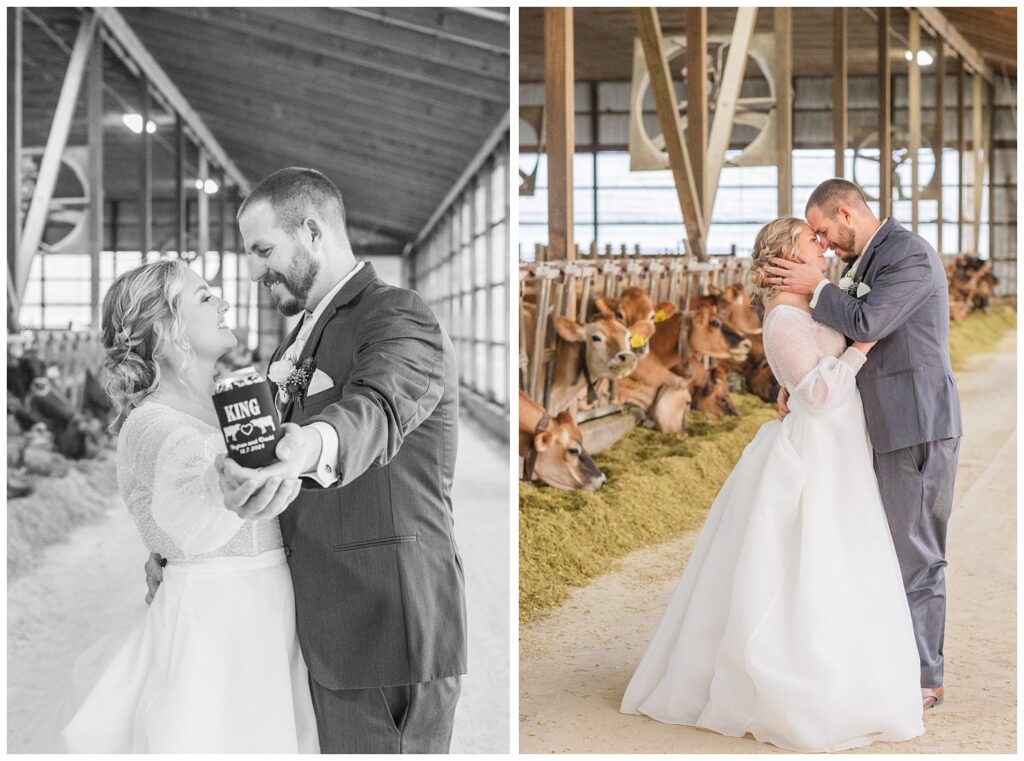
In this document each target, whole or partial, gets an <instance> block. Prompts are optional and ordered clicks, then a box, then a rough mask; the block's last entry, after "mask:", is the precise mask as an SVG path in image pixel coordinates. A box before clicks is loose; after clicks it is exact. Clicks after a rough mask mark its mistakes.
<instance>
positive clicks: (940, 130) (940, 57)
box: [935, 37, 946, 255]
mask: <svg viewBox="0 0 1024 761" xmlns="http://www.w3.org/2000/svg"><path fill="white" fill-rule="evenodd" d="M935 132H936V133H937V135H938V138H937V145H936V146H935V157H936V158H935V185H936V187H937V189H938V190H937V194H938V195H937V207H938V213H937V214H936V222H937V223H938V226H939V230H938V237H937V238H936V241H937V243H938V250H939V255H941V254H942V252H943V245H942V242H943V232H944V231H943V229H942V228H943V227H944V226H945V224H944V222H943V219H942V155H943V153H944V152H945V147H946V51H945V45H944V44H943V42H942V38H941V37H936V38H935Z"/></svg>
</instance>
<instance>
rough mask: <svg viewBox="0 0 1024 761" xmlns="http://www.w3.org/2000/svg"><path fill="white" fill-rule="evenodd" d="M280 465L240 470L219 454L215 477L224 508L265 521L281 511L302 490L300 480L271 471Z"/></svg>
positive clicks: (238, 514)
mask: <svg viewBox="0 0 1024 761" xmlns="http://www.w3.org/2000/svg"><path fill="white" fill-rule="evenodd" d="M281 464H282V463H276V464H275V465H270V466H268V467H266V468H259V469H255V470H254V469H252V468H243V467H242V466H241V465H239V464H238V463H237V462H235V461H234V460H229V459H227V458H226V457H224V456H223V455H218V457H217V460H216V463H215V465H216V469H217V478H218V480H219V482H220V489H221V492H222V493H223V495H224V507H226V508H227V509H228V510H230V511H231V512H233V513H234V514H235V515H237V516H238V517H239V518H242V519H244V520H265V519H267V518H273V517H275V516H277V515H280V514H281V513H282V512H284V510H285V508H287V507H288V505H290V504H291V503H292V502H293V501H294V500H295V498H296V497H297V496H299V491H300V490H301V488H302V481H301V480H300V479H299V478H298V476H297V475H296V476H295V477H294V478H289V477H282V476H280V475H276V474H275V473H274V472H271V469H272V468H277V467H278V466H279V465H281Z"/></svg>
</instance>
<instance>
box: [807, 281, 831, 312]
mask: <svg viewBox="0 0 1024 761" xmlns="http://www.w3.org/2000/svg"><path fill="white" fill-rule="evenodd" d="M829 282H830V281H828V280H822V281H821V282H820V283H818V286H817V287H816V288H815V289H814V295H813V296H811V309H814V307H816V306H817V305H818V296H820V295H821V289H822V288H824V287H825V286H826V285H828V284H829Z"/></svg>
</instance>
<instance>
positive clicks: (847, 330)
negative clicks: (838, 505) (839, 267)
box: [814, 217, 962, 452]
mask: <svg viewBox="0 0 1024 761" xmlns="http://www.w3.org/2000/svg"><path fill="white" fill-rule="evenodd" d="M847 269H849V267H847ZM857 274H858V276H859V277H860V279H861V280H862V281H863V282H864V283H866V284H867V285H868V286H869V287H870V288H871V291H870V293H868V294H867V295H865V296H864V297H863V298H860V299H857V298H854V297H853V296H850V295H848V294H847V293H845V292H844V291H842V290H840V289H839V288H834V287H831V286H825V287H824V288H822V290H821V293H820V294H819V295H818V302H817V305H816V306H815V308H814V319H816V320H818V321H819V322H822V323H824V324H825V325H828V326H829V327H831V328H834V329H835V330H837V331H839V332H840V333H842V334H843V335H845V336H847V337H848V338H851V339H852V340H854V341H876V340H877V341H878V344H877V345H876V346H875V347H874V348H873V349H872V350H871V351H870V352H869V353H868V361H867V362H866V363H865V365H864V367H863V368H861V371H860V372H859V373H858V374H857V386H858V387H859V388H860V392H861V398H862V400H863V402H864V417H865V419H866V421H867V427H868V434H869V435H870V437H871V444H872V446H873V447H874V448H875V450H876V451H878V452H891V451H893V450H896V449H902V448H904V447H909V446H912V445H914V444H922V443H924V442H927V441H935V440H937V439H949V438H954V437H957V436H960V435H961V432H962V429H961V425H960V398H959V396H958V394H957V390H956V382H955V381H954V380H953V369H952V367H951V366H950V363H949V293H948V284H947V281H946V273H945V270H944V269H943V267H942V260H941V259H939V255H938V254H937V253H935V249H933V248H932V247H931V246H930V245H929V244H928V242H927V241H926V240H925V239H924V238H922V237H921V236H920V235H915V234H914V233H912V232H910V231H909V230H907V229H906V228H904V227H903V226H902V225H900V224H899V223H898V222H896V220H895V219H893V218H891V217H890V218H889V219H887V220H886V221H885V222H884V223H883V225H882V228H881V229H880V230H879V231H878V232H877V233H876V234H875V237H874V239H873V240H872V242H871V246H870V248H868V250H866V251H865V252H864V254H863V257H862V259H861V263H860V265H859V266H858V267H857Z"/></svg>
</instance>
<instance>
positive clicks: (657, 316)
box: [654, 309, 668, 322]
mask: <svg viewBox="0 0 1024 761" xmlns="http://www.w3.org/2000/svg"><path fill="white" fill-rule="evenodd" d="M667 319H668V315H667V314H665V310H664V309H659V310H658V311H657V312H655V313H654V321H655V322H664V321H665V320H667Z"/></svg>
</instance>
